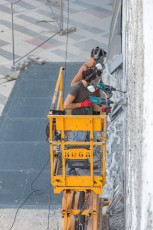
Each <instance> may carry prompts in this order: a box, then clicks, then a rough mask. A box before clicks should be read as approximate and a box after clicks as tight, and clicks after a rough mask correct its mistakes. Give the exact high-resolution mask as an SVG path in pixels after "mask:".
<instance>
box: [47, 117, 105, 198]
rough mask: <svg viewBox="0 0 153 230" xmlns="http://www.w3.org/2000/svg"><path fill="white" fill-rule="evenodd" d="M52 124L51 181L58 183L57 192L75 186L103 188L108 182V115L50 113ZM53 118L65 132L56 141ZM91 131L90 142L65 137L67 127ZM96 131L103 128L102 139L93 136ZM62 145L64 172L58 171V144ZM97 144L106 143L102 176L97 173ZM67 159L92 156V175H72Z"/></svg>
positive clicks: (103, 149) (99, 191)
mask: <svg viewBox="0 0 153 230" xmlns="http://www.w3.org/2000/svg"><path fill="white" fill-rule="evenodd" d="M48 118H49V124H50V125H49V126H50V137H49V143H50V160H51V162H50V163H51V182H52V185H53V186H54V192H55V193H60V192H62V191H63V190H66V189H71V190H74V191H85V190H92V191H94V192H95V193H96V194H100V193H101V192H102V187H103V186H104V185H105V182H106V115H99V116H92V115H90V116H74V115H73V116H72V115H52V114H50V115H48ZM53 122H54V125H55V124H56V127H54V128H56V130H58V131H60V132H61V140H59V141H54V135H53ZM70 130H71V131H79V130H81V131H88V132H89V133H90V141H89V142H73V141H72V142H71V141H65V131H70ZM93 132H102V140H101V141H100V142H95V141H94V139H93ZM57 145H59V146H60V147H61V154H62V156H61V158H62V175H56V173H55V166H54V162H55V158H56V154H55V151H54V146H57ZM74 145H75V146H82V145H83V146H89V149H85V148H79V149H78V148H77V147H76V148H75V149H74V148H72V149H71V148H70V149H67V148H66V147H67V146H74ZM94 145H100V146H102V152H101V154H102V162H101V169H102V171H101V176H94V170H93V160H94V158H93V147H94ZM67 159H72V160H74V159H77V160H83V159H88V160H89V162H90V175H89V176H69V175H67V174H66V161H67Z"/></svg>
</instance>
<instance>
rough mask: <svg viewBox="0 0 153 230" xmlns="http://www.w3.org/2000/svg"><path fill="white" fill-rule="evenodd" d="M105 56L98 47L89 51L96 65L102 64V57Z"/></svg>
mask: <svg viewBox="0 0 153 230" xmlns="http://www.w3.org/2000/svg"><path fill="white" fill-rule="evenodd" d="M106 54H107V53H106V51H105V50H103V49H102V48H100V47H98V46H97V47H96V48H95V49H92V51H91V57H93V58H94V60H95V61H96V63H101V64H103V61H104V57H106Z"/></svg>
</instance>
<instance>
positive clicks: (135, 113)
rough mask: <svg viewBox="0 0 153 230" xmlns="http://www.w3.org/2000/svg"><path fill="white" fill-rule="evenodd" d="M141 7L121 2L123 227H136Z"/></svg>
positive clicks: (139, 176)
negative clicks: (124, 91) (124, 90)
mask: <svg viewBox="0 0 153 230" xmlns="http://www.w3.org/2000/svg"><path fill="white" fill-rule="evenodd" d="M142 19H143V8H142V0H129V1H126V0H125V1H123V25H124V27H123V33H124V37H123V38H124V41H123V46H124V47H123V53H124V51H125V57H124V58H125V63H124V75H125V77H126V80H127V82H126V84H127V90H128V99H127V103H128V106H127V113H126V114H127V115H126V140H125V141H126V150H125V193H126V194H125V195H126V205H125V206H126V208H125V210H126V211H125V215H126V218H125V220H126V223H125V225H126V229H127V230H130V229H131V230H140V220H141V218H140V216H141V205H142V204H141V199H142V192H141V190H142V161H143V159H142V156H143V152H142V138H143V135H142V134H143V126H142V124H143V82H144V78H143V76H144V53H143V47H144V44H143V22H142Z"/></svg>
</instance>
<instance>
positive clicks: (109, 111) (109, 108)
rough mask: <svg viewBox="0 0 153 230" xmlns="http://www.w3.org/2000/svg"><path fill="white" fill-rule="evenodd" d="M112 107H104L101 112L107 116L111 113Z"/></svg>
mask: <svg viewBox="0 0 153 230" xmlns="http://www.w3.org/2000/svg"><path fill="white" fill-rule="evenodd" d="M111 110H112V107H110V106H104V107H102V109H101V111H102V112H105V113H106V114H108V113H111Z"/></svg>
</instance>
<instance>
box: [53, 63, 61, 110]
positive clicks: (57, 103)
mask: <svg viewBox="0 0 153 230" xmlns="http://www.w3.org/2000/svg"><path fill="white" fill-rule="evenodd" d="M63 70H64V67H61V68H60V71H59V75H58V79H57V82H56V86H55V90H54V95H53V99H52V103H51V109H53V110H55V109H56V110H63Z"/></svg>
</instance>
